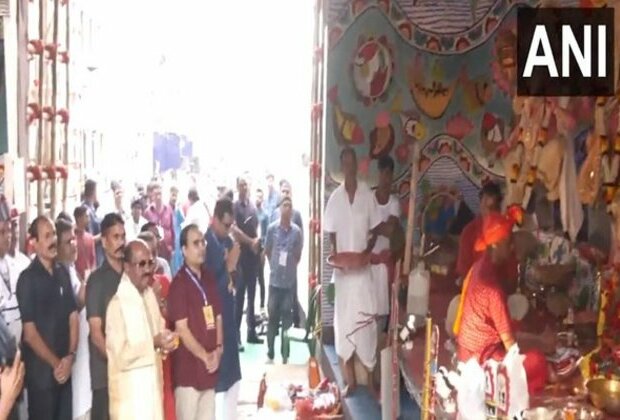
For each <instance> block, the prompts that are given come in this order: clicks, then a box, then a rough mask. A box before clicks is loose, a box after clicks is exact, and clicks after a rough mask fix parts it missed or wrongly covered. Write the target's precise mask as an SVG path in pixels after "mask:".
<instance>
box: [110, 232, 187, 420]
mask: <svg viewBox="0 0 620 420" xmlns="http://www.w3.org/2000/svg"><path fill="white" fill-rule="evenodd" d="M154 268H155V261H154V259H153V255H152V254H151V251H150V250H149V248H148V246H147V245H146V244H145V243H144V242H143V241H141V240H136V241H131V242H130V243H129V244H128V245H127V247H126V248H125V250H124V255H123V269H124V271H123V275H122V277H121V281H120V283H119V285H118V290H117V292H116V294H115V295H114V297H113V298H112V300H111V301H110V305H109V306H108V310H107V313H106V343H105V344H106V351H107V356H108V362H109V363H108V384H109V385H108V389H109V392H110V417H111V418H113V419H118V420H124V419H149V420H163V419H164V415H163V397H162V392H163V384H162V354H163V355H167V354H169V353H170V352H172V351H174V350H175V348H176V343H177V335H176V334H175V333H172V332H170V331H169V330H167V329H166V328H165V320H164V318H163V317H162V316H161V314H160V311H159V305H158V304H157V298H156V297H155V293H154V292H153V289H152V288H151V287H150V286H149V284H150V283H151V281H152V278H153V271H154Z"/></svg>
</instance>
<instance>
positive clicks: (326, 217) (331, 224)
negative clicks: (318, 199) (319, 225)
mask: <svg viewBox="0 0 620 420" xmlns="http://www.w3.org/2000/svg"><path fill="white" fill-rule="evenodd" d="M337 207H338V190H337V189H336V190H335V191H334V192H332V193H331V195H330V196H329V199H328V200H327V206H325V213H324V214H323V230H324V231H325V232H328V233H336V230H337V225H338V223H337V215H338V208H337Z"/></svg>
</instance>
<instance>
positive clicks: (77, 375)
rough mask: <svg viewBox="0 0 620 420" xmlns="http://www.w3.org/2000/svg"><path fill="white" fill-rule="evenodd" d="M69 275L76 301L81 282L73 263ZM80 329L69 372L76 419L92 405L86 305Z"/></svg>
mask: <svg viewBox="0 0 620 420" xmlns="http://www.w3.org/2000/svg"><path fill="white" fill-rule="evenodd" d="M68 269H69V275H70V276H71V286H72V288H73V296H75V299H76V301H77V299H78V294H79V292H80V287H81V286H82V283H81V282H80V278H79V276H78V274H77V271H76V270H75V265H71V266H69V267H68ZM79 316H80V329H79V334H78V346H77V353H76V355H75V363H74V364H73V370H72V373H71V390H72V393H73V418H74V419H78V418H82V417H83V416H84V415H86V414H87V413H88V412H89V411H90V409H91V406H92V401H93V393H92V391H91V388H90V366H89V357H90V356H89V355H90V353H89V350H88V332H89V330H88V321H87V320H86V307H83V308H82V309H81V310H80V313H79Z"/></svg>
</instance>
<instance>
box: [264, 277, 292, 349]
mask: <svg viewBox="0 0 620 420" xmlns="http://www.w3.org/2000/svg"><path fill="white" fill-rule="evenodd" d="M294 299H295V298H294V296H293V291H292V290H291V289H282V288H279V287H273V286H269V303H268V311H269V323H268V324H267V356H268V357H269V358H270V359H273V357H274V352H275V350H274V348H273V347H274V342H275V339H276V335H278V330H279V329H280V323H282V337H281V342H280V344H281V346H280V351H281V355H282V358H283V359H288V356H289V353H290V344H289V339H288V335H287V330H288V329H289V328H291V325H292V324H293V302H294Z"/></svg>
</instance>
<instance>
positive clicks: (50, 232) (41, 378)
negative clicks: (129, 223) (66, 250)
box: [17, 216, 79, 420]
mask: <svg viewBox="0 0 620 420" xmlns="http://www.w3.org/2000/svg"><path fill="white" fill-rule="evenodd" d="M29 235H30V238H31V239H32V240H33V244H34V249H35V253H36V258H35V259H34V260H33V261H32V263H31V264H30V266H29V267H28V268H27V269H26V270H24V271H23V272H22V274H21V275H20V276H19V280H18V281H17V301H18V303H19V309H20V312H21V316H22V321H23V328H24V331H23V347H24V348H23V353H24V356H23V357H24V362H25V365H26V386H27V388H28V416H29V417H30V418H31V419H36V420H46V419H49V420H71V418H72V413H71V405H72V400H71V399H72V394H71V368H72V366H73V362H74V360H75V351H76V349H77V341H78V322H79V320H78V313H77V308H76V305H75V300H74V298H73V289H72V287H71V279H70V278H69V275H68V273H67V271H66V270H64V269H63V268H62V267H61V266H60V265H58V264H56V263H55V262H54V258H56V254H57V245H56V229H55V227H54V224H53V223H52V221H51V220H50V219H49V218H47V217H45V216H39V217H37V218H36V219H35V220H34V221H33V222H32V224H31V225H30V229H29Z"/></svg>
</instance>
